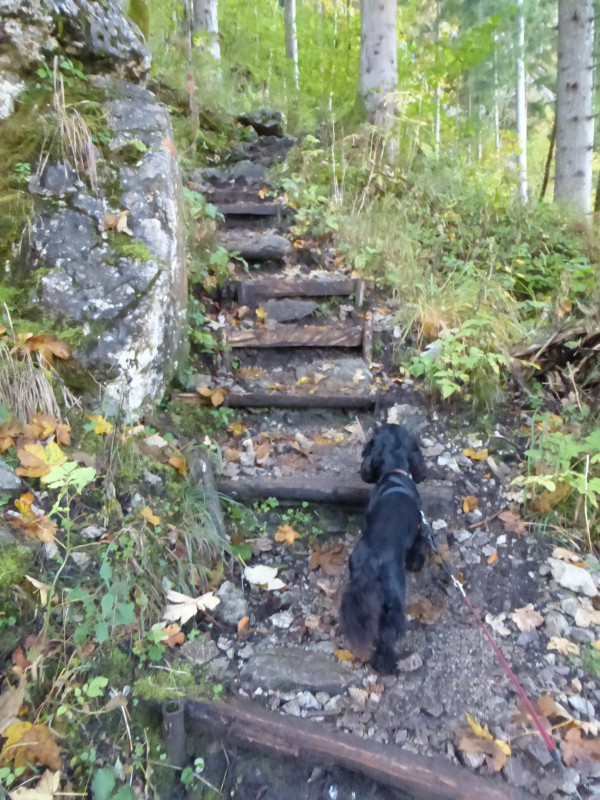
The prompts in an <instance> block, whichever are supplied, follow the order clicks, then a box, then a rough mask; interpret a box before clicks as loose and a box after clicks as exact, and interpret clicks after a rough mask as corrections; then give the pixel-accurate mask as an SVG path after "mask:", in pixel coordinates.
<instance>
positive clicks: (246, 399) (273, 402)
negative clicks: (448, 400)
mask: <svg viewBox="0 0 600 800" xmlns="http://www.w3.org/2000/svg"><path fill="white" fill-rule="evenodd" d="M174 399H175V400H181V401H183V402H184V403H203V404H204V405H210V398H208V397H202V395H200V394H198V393H197V392H179V393H178V394H176V395H174ZM386 401H387V402H386ZM392 404H393V401H392V400H390V401H388V398H387V397H386V396H385V395H383V394H382V395H367V394H324V395H318V394H288V393H286V392H280V393H277V392H247V393H244V394H237V393H236V394H228V395H227V396H226V397H225V400H224V402H223V405H224V406H228V407H229V408H299V409H303V408H348V409H355V410H356V409H364V410H365V411H368V410H370V409H372V408H375V407H376V406H382V405H392Z"/></svg>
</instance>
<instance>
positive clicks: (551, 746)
mask: <svg viewBox="0 0 600 800" xmlns="http://www.w3.org/2000/svg"><path fill="white" fill-rule="evenodd" d="M421 519H422V521H423V526H424V527H425V529H426V531H427V539H428V541H429V546H430V547H431V549H432V550H433V552H434V553H435V554H436V555H438V556H439V558H440V559H441V561H442V566H443V568H444V570H445V571H446V572H447V573H448V575H449V576H450V579H451V580H452V583H453V584H454V586H455V588H456V589H458V591H459V592H460V593H461V594H462V596H463V597H464V598H465V603H466V604H467V605H468V607H469V609H470V611H471V613H472V614H473V617H474V618H475V621H476V622H477V624H478V625H479V627H480V628H481V630H482V631H483V633H484V634H485V637H486V639H487V640H488V642H489V643H490V644H491V646H492V648H493V650H494V653H495V654H496V656H497V657H498V660H499V661H500V663H501V664H502V666H503V668H504V671H505V672H506V674H507V675H508V677H509V679H510V681H511V683H512V685H513V686H514V687H515V689H516V691H517V694H518V695H519V697H520V698H521V700H523V703H524V704H525V707H526V709H527V712H528V713H529V715H530V716H531V719H532V720H533V722H534V724H535V727H536V728H537V729H538V731H539V734H540V736H541V737H542V739H543V741H544V744H545V745H546V747H547V748H548V752H549V753H550V755H551V756H552V758H553V760H554V761H556V762H557V763H559V764H560V763H561V757H560V750H559V749H558V747H557V746H556V744H555V742H554V740H553V739H552V737H551V736H550V734H549V733H548V731H547V730H546V729H545V728H544V725H543V723H542V720H541V719H540V716H539V714H538V713H537V711H536V710H535V707H534V705H533V703H532V702H531V700H530V699H529V698H528V697H527V695H526V694H525V689H523V687H522V686H521V684H520V682H519V679H518V678H517V676H516V675H515V673H514V672H513V671H512V669H511V667H510V664H509V663H508V661H507V660H506V657H505V655H504V653H503V652H502V650H501V649H500V648H499V647H498V645H497V644H496V642H495V641H494V639H493V637H492V635H491V633H490V632H489V630H488V629H487V627H486V626H485V625H484V624H483V622H482V621H481V617H480V616H479V614H478V613H477V610H476V609H475V606H474V605H473V603H472V602H471V600H470V598H469V596H468V594H467V593H466V592H465V590H464V587H463V585H462V583H461V582H460V581H459V580H458V578H457V577H456V575H455V574H454V573H453V572H452V570H451V569H450V567H449V566H448V562H447V561H446V559H445V558H444V557H443V556H442V554H441V553H440V551H439V550H438V549H437V546H436V544H435V539H434V538H433V532H432V530H431V528H430V527H429V523H428V522H427V520H426V519H425V517H424V516H423V512H421Z"/></svg>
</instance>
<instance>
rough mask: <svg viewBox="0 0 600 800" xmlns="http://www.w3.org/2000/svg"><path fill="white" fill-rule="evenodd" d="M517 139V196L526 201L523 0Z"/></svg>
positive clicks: (520, 8) (519, 30) (519, 6)
mask: <svg viewBox="0 0 600 800" xmlns="http://www.w3.org/2000/svg"><path fill="white" fill-rule="evenodd" d="M516 94H517V97H516V101H517V103H516V104H517V139H518V142H519V153H518V155H517V163H518V166H519V196H520V198H521V201H522V202H523V203H526V202H527V197H528V195H527V189H528V187H527V91H526V86H525V17H524V15H523V0H517V93H516Z"/></svg>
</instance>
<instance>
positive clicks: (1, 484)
mask: <svg viewBox="0 0 600 800" xmlns="http://www.w3.org/2000/svg"><path fill="white" fill-rule="evenodd" d="M22 486H23V484H22V483H21V479H20V478H19V476H18V475H15V471H14V470H13V469H12V467H9V466H8V464H7V463H6V461H5V460H4V459H3V458H0V493H2V494H10V495H12V494H17V493H18V492H20V491H21V488H22Z"/></svg>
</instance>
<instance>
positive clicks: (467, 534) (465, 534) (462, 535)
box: [454, 530, 472, 544]
mask: <svg viewBox="0 0 600 800" xmlns="http://www.w3.org/2000/svg"><path fill="white" fill-rule="evenodd" d="M471 536H472V534H471V531H467V530H462V531H457V532H456V533H455V534H454V538H455V539H456V541H457V542H458V543H459V544H462V543H463V542H466V541H467V540H468V539H470V538H471Z"/></svg>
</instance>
